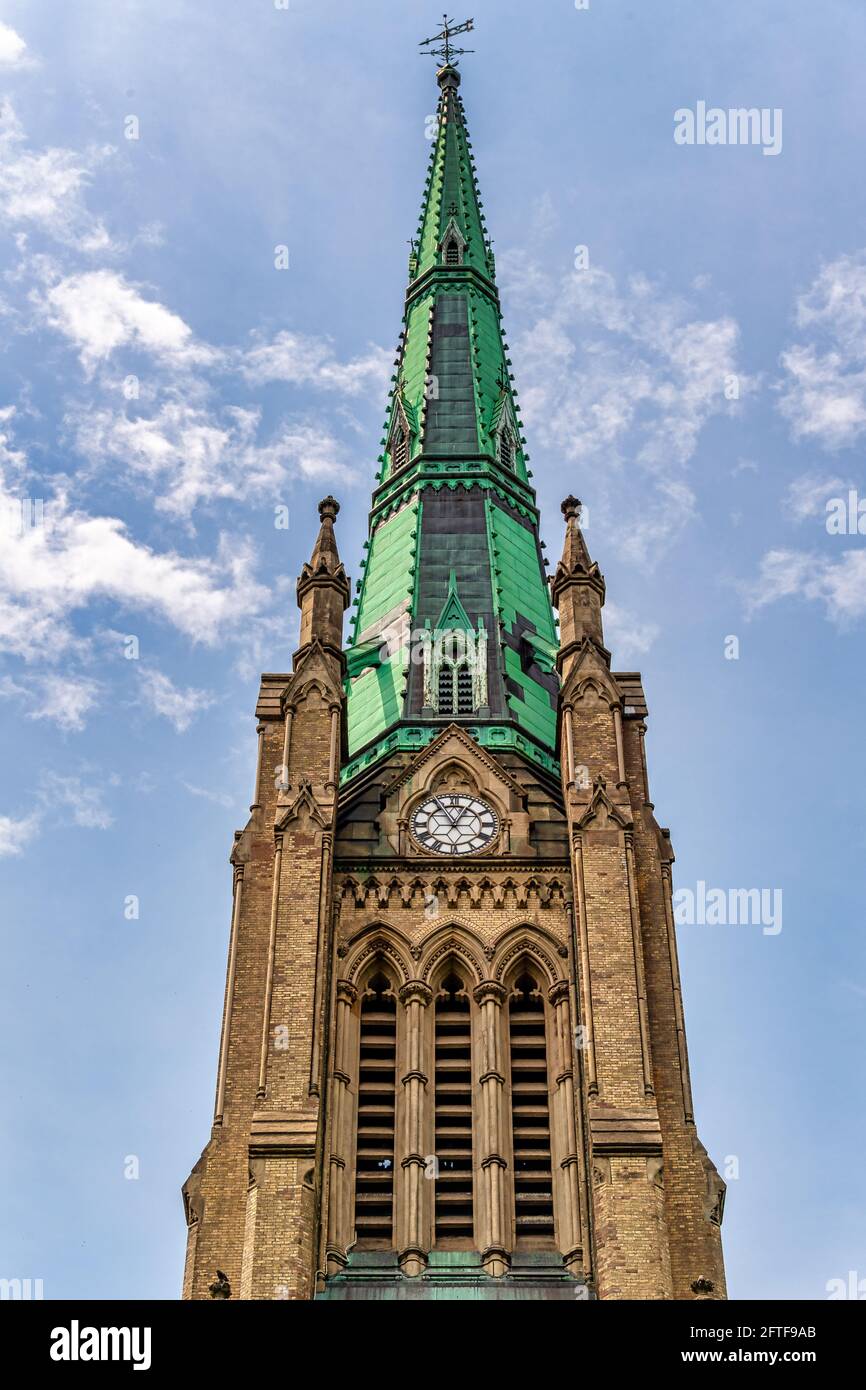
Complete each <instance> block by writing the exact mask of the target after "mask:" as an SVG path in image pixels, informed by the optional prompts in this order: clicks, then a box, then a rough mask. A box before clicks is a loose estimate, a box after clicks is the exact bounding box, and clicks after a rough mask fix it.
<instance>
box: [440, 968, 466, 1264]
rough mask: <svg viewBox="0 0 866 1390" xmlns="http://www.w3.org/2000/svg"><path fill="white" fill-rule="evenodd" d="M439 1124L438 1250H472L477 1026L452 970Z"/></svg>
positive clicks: (445, 1007)
mask: <svg viewBox="0 0 866 1390" xmlns="http://www.w3.org/2000/svg"><path fill="white" fill-rule="evenodd" d="M434 1107H435V1108H434V1123H435V1141H434V1148H435V1151H436V1160H437V1165H438V1174H437V1177H436V1189H435V1193H434V1197H435V1203H436V1215H435V1236H434V1240H435V1243H436V1245H438V1246H443V1245H447V1246H451V1247H452V1248H464V1249H465V1248H470V1247H471V1245H472V1237H473V1231H474V1219H473V1193H472V1026H471V1019H470V1012H469V995H468V993H467V992H466V986H465V983H464V981H463V980H462V979H461V977H460V975H459V974H458V973H457V971H456V970H454V969H452V970H450V971H449V972H448V974H447V975H446V976H445V978H444V980H443V981H442V985H441V988H440V989H439V991H438V993H437V995H436V1011H435V1076H434Z"/></svg>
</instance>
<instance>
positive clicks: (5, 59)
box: [0, 20, 32, 68]
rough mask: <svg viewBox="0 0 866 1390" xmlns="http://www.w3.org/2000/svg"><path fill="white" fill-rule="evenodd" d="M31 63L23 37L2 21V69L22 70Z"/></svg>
mask: <svg viewBox="0 0 866 1390" xmlns="http://www.w3.org/2000/svg"><path fill="white" fill-rule="evenodd" d="M31 61H32V60H31V59H30V56H29V54H28V52H27V44H26V43H25V42H24V40H23V39H22V37H21V35H20V34H18V33H16V31H15V30H14V29H12V28H10V26H9V25H8V24H4V23H3V21H2V20H0V68H20V67H24V66H25V65H26V64H28V63H29V62H31Z"/></svg>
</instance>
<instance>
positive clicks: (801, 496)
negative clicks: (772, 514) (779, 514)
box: [782, 473, 852, 522]
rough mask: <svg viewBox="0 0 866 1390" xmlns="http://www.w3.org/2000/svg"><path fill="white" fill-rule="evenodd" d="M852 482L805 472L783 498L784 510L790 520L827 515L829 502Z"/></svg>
mask: <svg viewBox="0 0 866 1390" xmlns="http://www.w3.org/2000/svg"><path fill="white" fill-rule="evenodd" d="M851 486H852V484H850V483H847V482H844V481H843V480H842V479H841V478H835V477H830V476H828V475H826V474H823V475H822V474H816V473H804V474H802V475H801V476H800V477H799V478H795V479H794V481H793V482H792V483H790V484H789V486H788V490H787V492H786V493H785V496H784V498H783V500H782V510H783V512H784V514H785V516H787V517H788V519H789V520H790V521H797V522H800V521H806V520H808V519H809V518H810V517H817V516H820V517H826V515H827V503H828V501H829V500H830V499H831V498H832V497H839V496H840V494H841V493H843V492H844V491H845V490H846V489H847V488H849V487H851Z"/></svg>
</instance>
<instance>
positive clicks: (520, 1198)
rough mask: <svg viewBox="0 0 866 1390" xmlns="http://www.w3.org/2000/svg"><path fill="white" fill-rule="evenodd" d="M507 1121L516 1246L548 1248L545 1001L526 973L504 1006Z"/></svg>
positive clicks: (550, 1230) (550, 1242) (549, 1185)
mask: <svg viewBox="0 0 866 1390" xmlns="http://www.w3.org/2000/svg"><path fill="white" fill-rule="evenodd" d="M508 1022H509V1039H510V1052H511V1123H512V1135H513V1146H514V1209H515V1218H516V1225H517V1231H516V1235H517V1244H518V1246H522V1247H523V1248H524V1249H527V1248H530V1249H533V1248H534V1249H551V1248H552V1247H553V1240H554V1227H553V1177H552V1171H551V1161H550V1106H549V1093H548V1076H547V1040H546V1035H545V1027H544V1003H543V1001H542V998H541V994H540V991H539V989H538V986H537V984H536V982H535V981H534V980H533V979H532V977H531V976H530V975H523V976H521V978H520V979H519V980H518V981H517V984H516V986H515V988H514V990H513V991H512V996H511V1000H510V1002H509V1019H508Z"/></svg>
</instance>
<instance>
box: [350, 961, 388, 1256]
mask: <svg viewBox="0 0 866 1390" xmlns="http://www.w3.org/2000/svg"><path fill="white" fill-rule="evenodd" d="M360 1039H361V1047H360V1061H359V1066H358V1143H357V1150H356V1156H355V1229H356V1232H357V1243H358V1245H359V1246H362V1247H366V1248H367V1249H370V1248H379V1249H389V1248H390V1247H391V1245H392V1241H393V1224H394V1105H395V1067H396V1060H397V1008H396V1000H395V997H394V991H393V989H392V988H391V982H390V980H389V979H388V977H387V975H385V974H384V973H383V972H382V971H379V972H378V973H377V974H375V975H373V976H372V978H371V980H370V982H369V984H368V986H367V988H366V990H365V991H364V994H363V997H362V999H361V1028H360Z"/></svg>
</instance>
